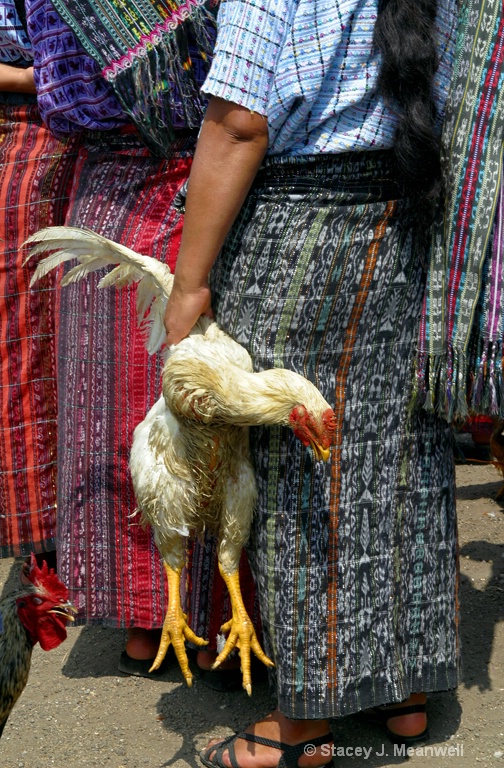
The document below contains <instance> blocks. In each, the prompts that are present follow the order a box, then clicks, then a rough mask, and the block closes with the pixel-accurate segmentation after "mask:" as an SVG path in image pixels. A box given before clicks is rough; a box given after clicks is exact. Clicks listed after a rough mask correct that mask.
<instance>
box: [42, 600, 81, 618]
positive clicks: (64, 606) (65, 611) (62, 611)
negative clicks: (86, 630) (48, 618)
mask: <svg viewBox="0 0 504 768" xmlns="http://www.w3.org/2000/svg"><path fill="white" fill-rule="evenodd" d="M47 613H56V614H57V615H58V616H64V617H65V618H66V620H67V621H75V618H74V615H73V614H74V613H79V611H78V610H77V608H76V607H75V605H72V603H61V604H60V605H57V606H56V608H51V610H50V611H47Z"/></svg>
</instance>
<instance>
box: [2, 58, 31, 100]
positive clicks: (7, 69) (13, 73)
mask: <svg viewBox="0 0 504 768" xmlns="http://www.w3.org/2000/svg"><path fill="white" fill-rule="evenodd" d="M0 91H8V92H9V93H36V90H35V81H34V79H33V67H28V68H27V69H23V68H22V67H12V66H11V65H10V64H0Z"/></svg>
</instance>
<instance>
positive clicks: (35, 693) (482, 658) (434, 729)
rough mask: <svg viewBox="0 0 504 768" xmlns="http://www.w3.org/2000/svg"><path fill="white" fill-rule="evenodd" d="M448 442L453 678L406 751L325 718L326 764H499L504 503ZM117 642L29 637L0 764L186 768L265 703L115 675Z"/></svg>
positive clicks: (488, 475) (7, 577)
mask: <svg viewBox="0 0 504 768" xmlns="http://www.w3.org/2000/svg"><path fill="white" fill-rule="evenodd" d="M458 445H459V450H460V451H463V452H465V454H466V457H470V459H471V460H470V461H469V462H468V463H461V464H458V466H457V481H458V487H459V491H458V510H459V528H460V547H461V571H462V583H461V605H462V639H463V657H464V670H465V672H464V684H463V685H461V686H460V687H459V689H458V691H457V692H450V693H443V694H436V695H433V696H432V697H431V698H430V699H429V704H428V711H429V722H430V730H431V741H430V743H429V745H428V746H426V747H423V748H420V749H419V750H417V752H416V753H414V754H413V755H411V756H410V757H409V759H408V757H406V756H405V755H402V754H400V753H398V752H397V751H394V747H393V746H392V744H390V742H389V741H388V740H387V739H385V738H384V737H383V735H382V734H381V732H380V731H379V730H378V729H376V728H374V727H371V726H366V725H363V724H362V723H361V722H360V721H359V719H358V717H349V718H345V719H343V720H340V721H338V722H334V723H333V730H334V734H335V739H336V740H335V750H336V759H335V765H336V766H337V768H350V766H352V768H353V767H354V766H373V767H374V768H378V767H379V768H389V767H390V766H395V765H398V764H400V763H403V762H405V760H408V764H409V765H410V766H411V768H420V767H421V766H429V768H432V767H433V766H446V768H448V767H449V766H451V765H453V767H454V768H455V766H458V765H459V764H462V765H464V766H468V768H469V766H471V768H475V766H476V765H478V764H481V765H482V766H484V765H487V766H494V765H495V766H498V765H501V766H503V768H504V718H503V703H504V622H503V619H504V535H503V534H504V507H503V506H502V505H501V504H500V503H497V502H496V501H495V495H496V492H497V490H498V489H499V488H500V485H501V481H502V478H500V476H499V474H498V473H497V471H496V470H495V469H494V468H493V467H492V466H489V465H485V464H478V463H473V462H472V458H475V457H476V458H478V457H479V458H481V457H482V456H483V455H484V454H483V453H482V452H481V451H479V452H478V451H477V450H476V449H475V448H474V447H473V446H472V443H471V439H470V438H469V437H465V436H463V437H461V438H460V440H459V442H458ZM20 562H21V561H19V560H16V561H14V560H3V561H2V560H0V588H3V594H6V593H7V592H8V591H9V590H10V589H11V588H12V586H13V585H14V584H15V583H16V579H17V578H18V572H19V567H20ZM124 641H125V633H124V632H123V631H121V630H111V629H105V628H101V627H83V628H78V629H73V630H72V629H70V630H69V637H68V640H67V641H66V642H65V643H63V645H61V646H60V647H59V648H57V649H56V650H54V651H51V652H50V653H45V652H44V651H42V650H41V649H40V647H39V646H37V648H36V649H35V651H34V654H33V662H32V669H31V674H30V678H29V681H28V685H27V687H26V689H25V691H24V692H23V694H22V696H21V698H20V699H19V701H18V703H17V705H16V707H15V708H14V710H13V712H12V714H11V716H10V718H9V721H8V723H7V725H6V727H5V731H4V735H3V737H2V740H1V742H0V766H2V768H51V767H55V768H94V767H95V766H100V768H146V766H149V768H164V767H165V766H174V768H186V766H191V767H194V768H196V766H199V765H200V763H199V761H198V759H197V757H196V755H197V752H198V750H199V749H201V748H202V747H203V746H204V745H205V744H206V742H207V740H208V739H209V738H211V737H214V736H226V735H228V734H229V733H231V732H233V731H235V730H237V729H240V728H242V727H243V726H245V725H246V724H248V723H249V722H251V721H253V720H255V719H257V718H258V717H260V716H262V715H263V714H266V713H267V712H268V711H270V710H271V709H272V708H273V706H274V702H273V701H272V699H271V698H270V696H269V694H268V690H267V687H266V685H265V684H258V685H256V686H255V688H254V692H253V695H252V697H251V698H248V697H247V695H246V694H245V693H233V694H220V693H216V692H214V691H210V690H208V689H207V688H205V687H204V686H202V685H201V684H198V681H197V680H196V681H195V684H194V685H193V687H192V688H191V689H189V688H187V687H186V686H185V685H184V684H183V683H182V681H181V675H180V672H179V671H178V669H177V668H175V667H174V668H173V669H170V670H169V671H168V672H167V673H166V674H165V675H164V676H163V678H162V679H160V680H159V681H158V680H156V681H152V680H145V679H142V678H132V677H127V676H122V675H120V673H118V672H117V669H116V666H117V660H118V657H119V654H120V652H121V650H122V648H123V645H124ZM359 749H360V755H359V753H358V750H359ZM435 750H437V752H436V751H435Z"/></svg>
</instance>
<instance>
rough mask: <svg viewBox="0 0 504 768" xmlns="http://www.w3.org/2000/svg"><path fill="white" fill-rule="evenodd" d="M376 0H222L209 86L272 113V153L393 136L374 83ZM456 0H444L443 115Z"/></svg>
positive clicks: (372, 144) (361, 144)
mask: <svg viewBox="0 0 504 768" xmlns="http://www.w3.org/2000/svg"><path fill="white" fill-rule="evenodd" d="M377 10H378V0H298V2H296V1H295V0H223V2H222V3H221V5H220V9H219V16H218V36H217V43H216V47H215V53H214V60H213V64H212V67H211V69H210V73H209V75H208V77H207V79H206V81H205V83H204V85H203V90H204V92H205V93H207V94H209V95H214V96H219V97H220V98H223V99H226V100H227V101H232V102H234V103H236V104H240V105H241V106H244V107H247V108H248V109H250V110H253V111H254V112H258V113H260V114H262V115H266V116H267V118H268V126H269V133H270V145H269V154H283V155H311V154H319V153H334V152H345V151H348V150H366V149H384V148H388V147H390V146H392V143H393V135H394V130H395V127H396V117H395V116H394V114H393V113H392V112H391V111H390V110H389V109H388V108H387V107H386V106H385V105H384V103H383V101H382V99H381V98H380V97H379V96H377V94H376V93H375V84H376V78H377V73H378V69H379V64H380V56H379V54H378V53H377V52H376V50H375V49H374V47H373V42H372V41H373V27H374V20H375V19H376V15H377ZM456 11H457V5H456V0H440V2H439V7H438V16H437V33H438V50H439V60H440V64H439V68H438V71H437V74H436V78H435V83H434V93H435V98H436V102H437V106H438V119H439V124H441V118H442V115H443V111H444V104H445V100H446V96H447V91H448V85H449V79H450V74H451V69H452V64H453V59H454V47H455V33H456V26H455V25H456V18H457V12H456Z"/></svg>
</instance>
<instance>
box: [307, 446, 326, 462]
mask: <svg viewBox="0 0 504 768" xmlns="http://www.w3.org/2000/svg"><path fill="white" fill-rule="evenodd" d="M310 445H311V448H312V451H313V453H314V454H315V458H316V459H317V461H328V460H329V457H330V455H331V449H330V448H322V446H321V445H320V443H315V442H310Z"/></svg>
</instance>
